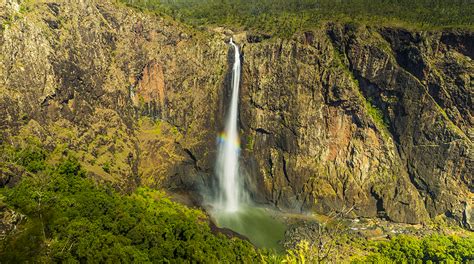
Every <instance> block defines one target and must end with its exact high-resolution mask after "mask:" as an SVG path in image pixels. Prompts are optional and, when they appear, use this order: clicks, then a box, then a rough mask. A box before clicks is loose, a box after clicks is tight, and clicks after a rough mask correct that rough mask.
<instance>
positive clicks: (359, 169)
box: [0, 0, 474, 228]
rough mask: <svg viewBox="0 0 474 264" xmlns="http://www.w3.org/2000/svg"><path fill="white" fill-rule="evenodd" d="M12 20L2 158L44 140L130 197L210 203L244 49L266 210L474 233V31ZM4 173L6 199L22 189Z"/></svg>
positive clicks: (55, 11) (132, 17)
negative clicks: (147, 192) (139, 190)
mask: <svg viewBox="0 0 474 264" xmlns="http://www.w3.org/2000/svg"><path fill="white" fill-rule="evenodd" d="M0 6H1V7H2V8H1V11H0V12H1V13H0V17H1V20H2V29H1V34H0V77H1V78H0V91H1V93H0V105H1V107H0V129H1V143H2V144H13V143H14V142H17V141H19V140H21V139H24V138H26V137H31V136H34V137H36V138H39V139H40V141H41V142H42V143H43V144H44V145H45V146H46V147H47V148H48V149H49V150H50V151H52V152H54V151H57V152H60V151H64V150H66V149H68V150H71V151H73V152H74V153H75V155H76V156H78V157H79V159H80V161H81V163H82V164H83V165H84V166H85V168H86V169H87V170H88V172H89V176H90V177H93V178H94V179H97V181H100V182H109V183H112V184H114V186H116V188H118V189H120V190H123V191H128V190H131V189H133V188H135V187H136V186H139V185H146V186H150V187H155V188H167V189H168V190H170V191H186V192H194V193H199V192H200V191H201V190H202V189H203V188H206V186H209V185H211V184H212V181H213V177H214V162H215V153H216V142H215V141H216V135H217V133H218V132H219V131H220V130H221V129H222V127H221V124H222V123H223V122H222V119H223V118H224V113H225V108H226V103H227V101H228V98H229V95H230V91H229V85H228V83H229V78H230V77H229V73H230V71H229V61H230V58H231V54H230V50H229V48H230V47H229V46H228V45H227V44H226V41H227V39H228V37H230V36H231V35H235V39H236V42H238V43H239V44H240V45H241V51H242V53H243V69H242V76H243V77H242V96H241V104H240V126H241V138H242V154H243V163H244V164H245V165H244V166H245V170H246V176H247V185H248V188H249V189H250V190H251V192H252V195H253V198H254V199H255V200H256V201H258V202H262V203H271V204H274V205H276V206H277V207H278V208H280V209H282V210H289V211H297V212H300V211H306V210H314V211H316V212H319V213H330V212H333V211H342V210H346V209H348V208H353V210H352V213H351V215H349V216H350V217H385V218H387V219H389V220H392V221H396V222H407V223H423V222H426V221H428V219H430V218H434V217H436V216H438V215H446V216H448V217H449V218H451V219H453V220H455V221H456V222H458V223H460V224H462V225H464V226H465V227H467V228H473V226H472V225H473V223H472V220H470V219H474V218H473V216H472V214H473V213H472V212H473V211H472V207H473V204H474V201H473V199H474V196H473V189H474V183H473V174H474V173H473V172H474V169H473V153H472V147H473V144H472V140H473V138H474V134H473V133H474V132H473V123H474V119H473V117H472V114H473V104H472V98H473V89H472V88H473V83H474V81H473V76H474V63H473V61H472V59H473V54H474V46H473V43H474V34H473V33H472V32H469V31H456V30H451V31H433V32H417V31H410V30H405V29H399V28H384V27H379V28H375V27H365V26H360V25H352V24H350V25H342V24H337V23H334V24H333V23H329V24H325V25H323V26H321V28H319V29H317V30H313V31H308V32H304V33H298V34H296V35H295V36H294V37H293V38H291V39H278V38H276V37H273V38H270V39H267V37H261V36H259V35H258V34H254V33H248V32H243V33H242V32H235V33H234V32H230V31H228V30H223V29H214V30H207V31H199V30H196V29H192V28H188V27H186V26H184V25H181V24H179V23H178V22H175V21H172V20H171V19H169V18H166V17H159V16H155V15H151V14H144V13H140V12H137V11H134V10H132V9H129V8H127V7H124V6H118V5H117V4H115V3H112V2H108V1H95V0H81V1H72V0H55V1H51V2H38V3H35V4H34V8H30V9H26V10H25V9H22V8H20V6H21V3H17V2H16V1H10V0H8V1H7V0H3V1H2V2H0ZM0 173H1V174H0V176H1V178H2V184H14V182H15V181H16V180H17V179H18V178H19V177H21V172H18V171H17V170H15V168H11V167H2V169H1V172H0Z"/></svg>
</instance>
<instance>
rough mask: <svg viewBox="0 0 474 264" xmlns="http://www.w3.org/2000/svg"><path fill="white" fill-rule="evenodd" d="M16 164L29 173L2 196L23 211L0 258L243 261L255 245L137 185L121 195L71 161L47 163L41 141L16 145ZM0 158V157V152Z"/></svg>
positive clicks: (251, 254)
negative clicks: (215, 230)
mask: <svg viewBox="0 0 474 264" xmlns="http://www.w3.org/2000/svg"><path fill="white" fill-rule="evenodd" d="M12 153H17V155H13V156H12V157H14V158H16V159H17V160H16V161H17V164H21V165H25V167H26V168H27V169H28V171H30V172H35V173H34V174H33V173H31V174H29V175H28V176H24V179H23V180H22V181H21V182H20V183H19V184H18V185H17V186H15V187H14V188H11V189H3V190H2V193H3V195H4V202H5V203H6V204H8V205H9V206H10V207H12V208H13V209H14V210H17V211H20V212H21V213H23V214H25V215H26V216H27V220H26V222H24V223H23V224H21V225H20V227H19V230H17V231H14V233H13V234H12V235H10V236H9V237H7V239H6V240H5V241H3V244H2V245H1V247H0V256H1V257H0V258H1V259H2V263H3V262H6V263H12V262H15V263H17V262H24V261H32V260H35V261H39V262H51V261H52V262H67V263H70V262H73V263H74V262H87V263H89V262H93V263H96V262H101V263H102V262H108V263H121V262H122V263H123V262H125V263H132V262H133V263H146V262H150V261H154V262H156V261H163V262H167V261H171V262H183V261H185V260H186V261H194V262H216V261H218V260H219V261H224V262H236V261H238V262H240V261H245V262H250V261H252V260H253V259H255V258H256V257H257V253H256V251H255V249H254V248H253V247H252V246H251V245H250V244H249V243H248V242H245V241H242V240H239V239H227V238H225V237H224V236H222V235H217V236H216V235H214V234H212V233H211V231H210V229H209V226H208V224H207V221H206V219H205V215H204V214H203V213H202V212H200V211H198V210H192V209H189V208H187V207H185V206H182V205H179V204H177V203H174V202H171V201H170V200H169V199H168V198H166V197H165V195H164V194H163V193H162V192H159V191H154V190H149V189H143V188H140V189H138V190H136V191H135V192H134V193H132V194H131V195H121V194H119V193H117V192H116V191H115V190H113V189H112V188H108V187H104V186H103V187H98V186H96V185H95V184H94V183H93V182H92V181H91V180H89V179H87V178H86V177H85V172H84V171H83V170H82V169H81V166H80V165H79V163H78V161H77V160H76V159H74V158H72V157H70V156H68V157H64V158H63V159H62V161H61V162H60V163H59V164H57V165H47V164H46V162H45V157H46V155H44V153H43V151H42V150H41V148H28V150H27V151H24V150H20V151H17V152H12ZM4 158H5V157H4Z"/></svg>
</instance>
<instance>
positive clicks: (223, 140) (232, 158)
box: [216, 38, 243, 212]
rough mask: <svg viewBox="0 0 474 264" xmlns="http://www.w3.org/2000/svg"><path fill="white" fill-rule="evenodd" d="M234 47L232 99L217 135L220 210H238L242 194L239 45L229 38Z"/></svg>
mask: <svg viewBox="0 0 474 264" xmlns="http://www.w3.org/2000/svg"><path fill="white" fill-rule="evenodd" d="M230 44H231V45H232V46H233V47H234V51H235V60H234V65H233V68H232V99H231V105H230V108H229V113H228V116H227V120H226V124H225V130H224V132H223V133H221V134H220V135H219V148H218V154H217V155H218V156H217V165H216V173H217V176H218V179H219V187H220V188H219V201H218V204H217V205H218V207H220V208H219V209H220V210H224V211H227V212H236V211H238V209H239V207H240V203H241V197H242V194H243V186H242V183H241V179H240V177H239V154H240V139H239V132H238V124H237V118H238V114H239V85H240V52H239V47H238V46H237V45H235V43H234V42H233V41H232V38H231V39H230Z"/></svg>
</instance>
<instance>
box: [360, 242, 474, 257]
mask: <svg viewBox="0 0 474 264" xmlns="http://www.w3.org/2000/svg"><path fill="white" fill-rule="evenodd" d="M473 261H474V235H471V236H468V237H462V238H461V237H458V236H454V235H452V236H445V235H431V236H427V237H424V238H423V239H419V238H416V237H412V236H406V235H400V236H397V237H395V238H393V239H392V240H390V241H388V242H381V243H378V244H377V245H376V247H375V249H374V252H373V253H371V254H369V255H368V256H367V257H365V258H364V259H362V260H361V261H357V262H358V263H367V262H369V263H472V262H473Z"/></svg>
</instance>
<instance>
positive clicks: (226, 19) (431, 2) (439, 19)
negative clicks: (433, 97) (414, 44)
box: [120, 0, 474, 36]
mask: <svg viewBox="0 0 474 264" xmlns="http://www.w3.org/2000/svg"><path fill="white" fill-rule="evenodd" d="M120 1H122V2H125V3H127V4H128V5H131V6H134V7H138V8H140V9H145V10H152V11H155V12H159V13H165V14H168V15H170V16H172V17H173V18H175V19H177V20H180V21H182V22H186V23H188V24H191V25H194V26H201V25H225V26H227V27H240V28H244V29H247V30H248V29H250V30H259V31H263V32H265V33H269V34H276V35H280V36H291V35H292V34H293V33H295V32H296V31H299V30H305V29H310V28H312V27H314V26H316V25H318V24H319V23H321V22H322V21H342V22H349V21H351V22H362V23H368V24H377V25H381V24H382V25H383V24H385V25H404V26H407V25H408V26H410V27H417V28H445V27H468V28H472V26H473V25H474V17H473V16H472V13H474V4H473V3H472V2H469V1H462V0H457V1H448V0H421V1H410V0H389V1H381V0H378V1H373V0H350V1H333V0H260V1H247V0H232V1H231V0H224V1H222V0H191V1H189V0H120Z"/></svg>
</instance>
